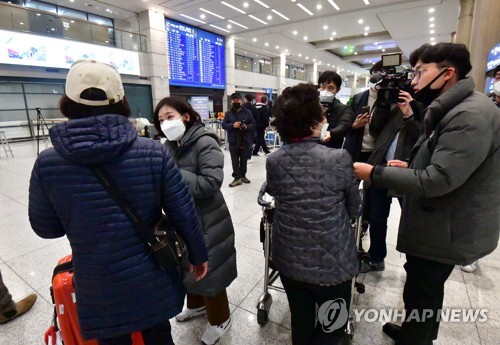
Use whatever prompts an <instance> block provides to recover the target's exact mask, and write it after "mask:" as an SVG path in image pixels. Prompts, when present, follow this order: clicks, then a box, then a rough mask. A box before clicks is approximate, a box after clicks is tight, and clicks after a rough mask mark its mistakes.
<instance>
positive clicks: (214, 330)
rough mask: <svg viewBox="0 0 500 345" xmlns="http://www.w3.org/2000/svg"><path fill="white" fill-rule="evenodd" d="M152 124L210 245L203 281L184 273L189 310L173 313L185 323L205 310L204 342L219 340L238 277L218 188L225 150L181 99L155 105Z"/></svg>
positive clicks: (226, 213)
mask: <svg viewBox="0 0 500 345" xmlns="http://www.w3.org/2000/svg"><path fill="white" fill-rule="evenodd" d="M153 122H154V125H155V127H156V129H157V130H158V132H159V133H160V135H161V136H163V137H166V139H167V141H166V142H165V145H166V146H167V148H169V149H170V150H171V151H172V153H173V156H174V157H175V159H176V161H177V165H178V166H179V169H180V172H181V174H182V177H183V179H184V180H185V181H186V183H187V185H188V186H189V189H190V191H191V194H192V195H193V198H194V201H195V204H196V208H197V210H198V214H199V215H200V216H201V219H202V224H203V232H204V236H205V244H206V246H207V249H208V273H207V275H206V277H205V278H204V279H203V280H202V281H198V282H197V281H195V280H194V279H192V277H191V276H192V275H190V274H184V285H185V286H186V289H187V291H188V294H187V309H185V310H184V311H183V312H182V313H180V314H179V315H177V316H176V319H177V321H179V322H184V321H188V320H190V319H192V318H194V317H196V316H201V315H204V314H207V318H208V325H207V328H206V331H205V333H204V334H203V336H202V339H201V340H202V342H203V343H204V344H207V345H210V344H215V343H216V342H218V341H219V340H220V338H221V337H222V335H223V334H224V333H225V332H226V331H227V330H228V329H229V327H230V326H231V319H230V314H229V303H228V299H227V294H226V288H227V287H228V286H229V285H230V284H231V282H232V281H233V280H234V279H235V278H236V276H237V272H236V250H235V248H234V228H233V223H232V221H231V215H230V214H229V210H228V208H227V206H226V202H225V201H224V197H223V196H222V193H221V191H220V187H221V185H222V180H223V178H224V171H223V168H224V154H223V153H222V151H221V149H220V142H219V138H218V137H217V135H216V134H215V133H214V132H213V131H212V130H211V129H209V128H206V127H205V126H204V125H203V124H202V123H201V118H200V115H199V114H198V113H197V112H196V111H195V110H194V109H193V108H192V107H191V105H190V104H189V103H188V102H187V101H186V100H185V99H184V98H181V97H167V98H164V99H162V100H161V101H160V102H159V103H158V105H157V106H156V109H155V112H154V118H153Z"/></svg>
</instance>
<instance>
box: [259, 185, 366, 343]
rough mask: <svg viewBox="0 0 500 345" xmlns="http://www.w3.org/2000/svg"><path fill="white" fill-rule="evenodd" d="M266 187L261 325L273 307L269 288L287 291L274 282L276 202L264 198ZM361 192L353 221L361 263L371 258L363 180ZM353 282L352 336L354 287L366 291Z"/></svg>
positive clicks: (262, 202)
mask: <svg viewBox="0 0 500 345" xmlns="http://www.w3.org/2000/svg"><path fill="white" fill-rule="evenodd" d="M266 187H267V182H264V183H263V184H262V186H261V188H260V190H259V196H258V198H257V202H258V204H259V205H260V206H262V219H261V222H260V231H261V236H260V237H261V242H263V247H264V260H265V268H264V269H265V271H264V272H265V274H264V291H263V293H262V295H261V296H260V298H259V301H258V303H257V322H258V323H259V325H261V326H264V325H265V324H266V323H267V321H268V320H269V311H270V309H271V305H272V304H273V298H272V295H271V294H270V293H269V290H270V289H272V290H276V291H281V292H285V290H284V289H283V288H282V287H279V286H276V285H275V284H274V283H275V282H276V280H277V279H278V277H279V272H278V271H277V270H276V269H275V268H274V267H273V264H272V252H271V242H272V232H273V220H274V203H273V202H271V201H269V200H265V199H264V194H265V193H266ZM359 194H360V199H361V202H360V205H359V211H358V214H360V216H359V217H358V218H356V219H354V220H353V221H352V223H351V227H352V230H353V231H354V232H355V234H356V244H357V247H358V261H359V262H360V263H361V262H362V261H369V260H370V257H369V255H368V253H366V252H365V251H364V250H363V246H362V233H363V232H364V231H365V230H364V229H363V216H362V214H363V209H364V201H365V192H364V188H363V182H362V181H361V183H360V185H359ZM352 284H353V285H352V288H353V289H352V291H353V293H351V303H350V309H351V310H349V320H348V323H347V328H346V334H347V335H349V336H350V337H351V338H352V336H353V335H354V319H353V317H352V315H353V312H352V309H353V298H354V289H356V291H357V292H358V293H360V294H362V293H364V292H365V286H364V284H362V283H360V282H357V281H356V279H353V281H352Z"/></svg>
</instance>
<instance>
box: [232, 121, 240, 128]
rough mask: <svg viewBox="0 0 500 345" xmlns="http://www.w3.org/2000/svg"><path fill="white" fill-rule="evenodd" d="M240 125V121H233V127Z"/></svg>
mask: <svg viewBox="0 0 500 345" xmlns="http://www.w3.org/2000/svg"><path fill="white" fill-rule="evenodd" d="M240 126H241V122H239V121H238V122H235V123H234V124H233V127H234V128H240Z"/></svg>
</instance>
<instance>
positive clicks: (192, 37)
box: [165, 19, 226, 89]
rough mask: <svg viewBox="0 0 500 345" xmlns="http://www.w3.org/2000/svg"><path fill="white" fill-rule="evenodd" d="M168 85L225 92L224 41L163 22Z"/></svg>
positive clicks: (166, 21)
mask: <svg viewBox="0 0 500 345" xmlns="http://www.w3.org/2000/svg"><path fill="white" fill-rule="evenodd" d="M165 28H166V34H167V56H168V75H169V82H170V85H176V86H192V87H204V88H211V89H225V88H226V60H225V42H224V37H223V36H219V35H216V34H214V33H211V32H208V31H205V30H200V29H198V28H195V27H192V26H189V25H186V24H183V23H179V22H176V21H173V20H170V19H165Z"/></svg>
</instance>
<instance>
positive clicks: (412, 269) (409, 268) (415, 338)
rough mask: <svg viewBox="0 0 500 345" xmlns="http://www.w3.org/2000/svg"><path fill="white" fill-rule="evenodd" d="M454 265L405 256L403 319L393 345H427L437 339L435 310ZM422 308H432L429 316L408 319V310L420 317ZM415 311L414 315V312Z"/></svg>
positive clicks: (439, 304)
mask: <svg viewBox="0 0 500 345" xmlns="http://www.w3.org/2000/svg"><path fill="white" fill-rule="evenodd" d="M453 267H455V266H454V265H448V264H443V263H440V262H435V261H430V260H425V259H421V258H417V257H415V256H411V255H406V263H405V265H404V268H405V270H406V283H405V288H404V291H403V300H404V302H405V311H406V320H405V321H404V322H403V324H402V326H401V335H400V338H399V340H398V341H397V342H396V345H428V344H430V343H431V341H432V340H435V339H437V336H438V331H439V321H437V320H436V317H437V315H438V312H439V311H440V310H441V309H442V308H443V298H444V284H445V283H446V280H447V279H448V278H449V276H450V274H451V272H452V271H453ZM423 309H426V310H432V311H433V315H432V316H431V317H428V318H426V319H425V320H419V321H422V322H417V320H415V318H413V319H412V320H408V317H409V316H411V313H412V310H415V311H414V312H413V313H414V315H418V316H420V317H422V316H423V315H424V312H423ZM415 313H416V314H415Z"/></svg>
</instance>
